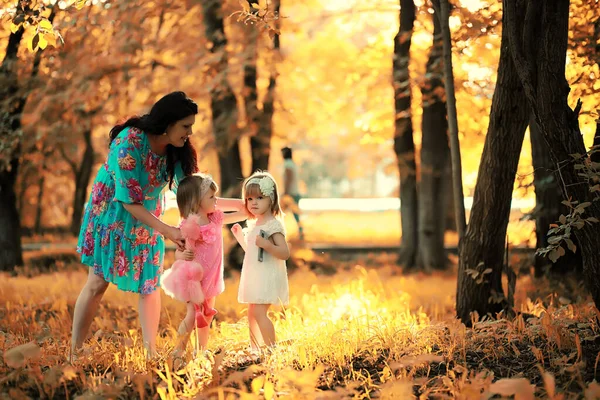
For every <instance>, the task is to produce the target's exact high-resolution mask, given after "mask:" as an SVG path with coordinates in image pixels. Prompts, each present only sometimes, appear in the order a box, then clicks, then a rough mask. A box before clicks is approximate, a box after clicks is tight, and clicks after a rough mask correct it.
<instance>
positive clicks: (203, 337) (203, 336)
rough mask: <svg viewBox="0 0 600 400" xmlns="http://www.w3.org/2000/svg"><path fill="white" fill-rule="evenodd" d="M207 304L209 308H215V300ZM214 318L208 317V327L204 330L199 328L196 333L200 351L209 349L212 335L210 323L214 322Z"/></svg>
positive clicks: (208, 301) (210, 300) (211, 299)
mask: <svg viewBox="0 0 600 400" xmlns="http://www.w3.org/2000/svg"><path fill="white" fill-rule="evenodd" d="M206 302H207V304H208V306H209V307H212V308H214V307H215V298H214V297H213V298H210V299H208V300H207V301H206ZM212 320H213V317H212V316H211V317H208V318H206V322H208V325H206V326H205V327H204V328H198V329H197V330H196V333H197V334H198V345H199V346H200V350H204V349H206V348H207V345H208V336H209V333H210V323H211V322H212Z"/></svg>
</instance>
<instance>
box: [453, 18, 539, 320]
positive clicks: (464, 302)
mask: <svg viewBox="0 0 600 400" xmlns="http://www.w3.org/2000/svg"><path fill="white" fill-rule="evenodd" d="M505 16H506V15H504V16H503V20H505ZM503 26H504V22H503ZM528 121H529V110H528V107H527V101H526V100H525V97H524V95H523V86H522V85H521V82H520V80H519V77H518V75H517V71H516V69H515V65H514V64H513V61H512V58H511V55H510V48H509V43H508V35H507V32H506V30H505V29H503V30H502V41H501V48H500V62H499V65H498V78H497V82H496V89H495V91H494V96H493V98H492V108H491V112H490V124H489V126H488V131H487V135H486V138H485V145H484V148H483V154H482V156H481V163H480V165H479V172H478V174H477V183H476V186H475V194H474V198H473V207H472V208H471V215H470V218H469V224H468V226H467V231H466V234H465V237H464V239H463V242H462V244H461V246H460V247H459V265H458V288H457V294H456V313H457V316H458V317H459V318H460V319H461V320H462V322H463V323H465V324H470V322H471V313H472V312H477V313H478V314H479V316H484V315H487V314H491V315H492V316H495V313H497V312H499V311H501V310H502V309H503V306H504V304H505V303H504V301H502V299H503V297H504V295H503V290H502V282H501V277H502V268H503V260H504V248H505V238H506V228H507V225H508V219H509V215H510V204H511V200H512V192H513V185H514V181H515V174H516V171H517V165H518V163H519V155H520V152H521V146H522V144H523V137H524V135H525V129H526V128H527V124H528ZM488 268H489V269H491V273H486V274H485V275H484V279H483V282H481V283H478V282H477V280H476V279H474V278H473V276H472V274H471V271H476V272H477V273H478V274H479V275H481V274H483V273H484V271H485V270H486V269H488ZM478 277H479V276H477V278H478ZM491 299H496V301H491Z"/></svg>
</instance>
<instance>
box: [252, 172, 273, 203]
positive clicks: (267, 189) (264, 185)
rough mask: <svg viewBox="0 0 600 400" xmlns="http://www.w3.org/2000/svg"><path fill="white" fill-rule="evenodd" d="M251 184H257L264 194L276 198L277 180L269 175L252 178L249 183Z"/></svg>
mask: <svg viewBox="0 0 600 400" xmlns="http://www.w3.org/2000/svg"><path fill="white" fill-rule="evenodd" d="M251 184H257V185H258V187H259V188H260V192H261V193H262V194H263V195H265V196H268V197H270V198H271V200H274V199H275V182H274V181H273V180H272V179H271V178H269V177H268V176H264V177H262V178H252V179H250V180H249V181H248V185H251Z"/></svg>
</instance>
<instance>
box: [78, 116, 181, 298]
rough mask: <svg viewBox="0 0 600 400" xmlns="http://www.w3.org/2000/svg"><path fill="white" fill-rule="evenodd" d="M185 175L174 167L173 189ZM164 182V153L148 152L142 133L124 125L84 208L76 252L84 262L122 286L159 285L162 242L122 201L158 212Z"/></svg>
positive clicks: (146, 289) (146, 288) (148, 288)
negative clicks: (161, 154) (141, 205)
mask: <svg viewBox="0 0 600 400" xmlns="http://www.w3.org/2000/svg"><path fill="white" fill-rule="evenodd" d="M181 178H183V171H182V169H181V165H180V164H177V165H176V166H175V178H174V182H173V189H174V190H176V187H177V184H178V182H179V180H180V179H181ZM167 184H168V174H167V157H166V156H159V155H157V154H155V153H153V152H152V150H151V149H150V143H149V142H148V137H147V136H146V134H145V133H143V132H142V131H140V130H139V129H136V128H132V127H129V128H125V129H124V130H123V131H121V132H120V133H119V135H118V136H117V137H116V138H115V139H114V140H113V142H112V143H111V145H110V149H109V152H108V157H107V160H106V162H105V163H104V165H103V166H102V167H101V168H100V170H99V171H98V175H97V176H96V180H95V181H94V184H93V186H92V193H91V194H90V198H89V201H88V203H87V205H86V208H85V213H84V215H83V222H82V225H81V231H80V233H79V242H78V244H77V251H78V252H79V253H81V261H82V263H84V264H86V265H89V266H90V267H92V268H93V269H94V273H95V274H96V275H98V276H100V277H102V278H104V279H105V280H106V281H107V282H111V283H114V284H115V285H117V287H118V288H119V289H120V290H124V291H128V292H136V293H141V294H149V293H152V292H153V291H154V290H156V289H157V288H158V287H159V282H160V279H159V278H160V274H161V273H162V271H163V267H162V261H163V256H164V252H165V243H164V239H163V237H162V235H161V234H160V233H159V232H156V231H154V229H152V228H150V227H149V226H148V225H145V224H143V223H141V222H139V221H138V220H137V219H135V218H134V217H133V216H132V215H131V214H130V213H129V212H128V211H127V210H125V208H124V207H123V203H129V204H132V203H140V204H143V205H144V207H145V208H146V209H147V210H148V211H150V212H151V213H152V214H154V215H155V216H156V217H161V215H162V214H163V209H164V200H163V189H165V187H166V186H167Z"/></svg>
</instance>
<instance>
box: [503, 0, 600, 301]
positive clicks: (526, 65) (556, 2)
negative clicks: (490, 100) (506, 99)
mask: <svg viewBox="0 0 600 400" xmlns="http://www.w3.org/2000/svg"><path fill="white" fill-rule="evenodd" d="M515 3H516V0H504V2H503V5H504V10H505V11H504V12H505V15H506V18H505V20H506V23H505V24H504V25H503V26H504V29H505V30H507V31H509V38H510V50H511V54H512V57H513V60H514V63H515V66H516V69H517V72H518V73H519V77H520V80H521V83H522V84H523V87H524V93H525V95H526V96H527V100H528V101H529V104H530V106H531V109H532V112H533V114H534V115H535V121H536V122H537V123H538V125H539V126H540V128H541V130H542V133H543V135H544V138H545V140H546V142H547V144H548V148H549V150H550V155H551V157H552V161H553V163H554V169H555V170H556V171H557V174H558V179H557V180H558V182H559V183H560V187H561V190H562V193H563V196H564V197H565V198H571V199H573V200H577V201H578V202H579V203H583V202H588V201H589V202H591V205H590V206H589V207H587V208H585V211H584V214H583V215H582V217H583V218H588V217H595V218H600V206H599V205H598V201H595V200H597V193H593V192H590V190H589V183H588V182H587V181H586V180H585V178H583V177H581V176H579V175H578V173H579V171H577V170H575V168H574V167H575V166H574V164H575V163H582V160H579V161H575V162H574V160H573V157H572V156H571V155H572V154H580V155H585V154H586V149H585V145H584V143H583V137H582V136H581V131H580V130H579V121H578V113H579V108H580V106H581V104H580V103H579V104H578V106H577V107H576V108H575V110H572V109H571V108H570V107H569V105H568V94H569V90H570V89H569V85H568V83H567V81H566V79H565V60H566V52H567V40H568V34H569V1H568V0H553V1H545V2H537V1H528V2H527V12H526V17H525V26H524V28H523V29H520V25H519V23H517V22H516V21H517V20H518V18H519V17H520V16H521V15H522V12H520V11H519V10H518V9H517V6H516V4H515ZM573 234H574V235H575V237H576V238H577V240H578V242H579V249H578V250H579V251H581V256H582V259H583V274H584V277H585V282H586V285H587V287H588V289H589V290H590V292H591V294H592V298H593V299H594V303H595V304H596V307H597V308H599V307H600V279H598V278H599V276H600V252H598V248H600V223H593V222H592V223H585V224H583V227H582V228H581V229H577V228H574V229H573Z"/></svg>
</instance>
